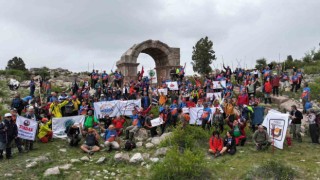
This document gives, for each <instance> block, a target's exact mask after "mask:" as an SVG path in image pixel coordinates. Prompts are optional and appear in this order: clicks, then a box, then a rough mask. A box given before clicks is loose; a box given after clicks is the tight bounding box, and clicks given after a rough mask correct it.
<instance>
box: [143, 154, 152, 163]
mask: <svg viewBox="0 0 320 180" xmlns="http://www.w3.org/2000/svg"><path fill="white" fill-rule="evenodd" d="M142 157H143V160H145V161H146V160H148V159H149V158H150V154H148V153H143V154H142Z"/></svg>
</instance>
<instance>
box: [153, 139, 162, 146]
mask: <svg viewBox="0 0 320 180" xmlns="http://www.w3.org/2000/svg"><path fill="white" fill-rule="evenodd" d="M160 142H161V141H160V138H159V137H153V138H152V139H151V143H152V144H154V145H159V144H160Z"/></svg>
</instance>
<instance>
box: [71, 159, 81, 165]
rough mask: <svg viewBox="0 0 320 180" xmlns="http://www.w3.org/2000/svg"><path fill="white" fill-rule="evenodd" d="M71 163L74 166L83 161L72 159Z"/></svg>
mask: <svg viewBox="0 0 320 180" xmlns="http://www.w3.org/2000/svg"><path fill="white" fill-rule="evenodd" d="M70 162H71V163H72V164H73V163H79V162H81V161H80V160H79V159H71V160H70Z"/></svg>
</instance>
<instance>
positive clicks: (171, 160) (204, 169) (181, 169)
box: [151, 147, 211, 180]
mask: <svg viewBox="0 0 320 180" xmlns="http://www.w3.org/2000/svg"><path fill="white" fill-rule="evenodd" d="M151 171H152V177H151V179H159V180H169V179H170V180H171V179H173V180H179V179H183V180H184V179H211V178H210V170H209V169H208V166H207V165H206V163H205V156H204V153H203V152H202V151H191V150H190V149H186V150H185V151H183V152H181V151H179V148H178V147H174V148H172V149H170V150H169V151H168V153H167V155H166V157H165V158H164V160H163V161H162V162H160V163H158V164H155V165H154V166H152V168H151Z"/></svg>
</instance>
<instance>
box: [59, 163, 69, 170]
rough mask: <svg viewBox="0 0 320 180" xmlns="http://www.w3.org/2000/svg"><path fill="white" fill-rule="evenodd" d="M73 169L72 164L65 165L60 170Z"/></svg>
mask: <svg viewBox="0 0 320 180" xmlns="http://www.w3.org/2000/svg"><path fill="white" fill-rule="evenodd" d="M71 167H72V164H65V165H62V166H59V169H62V170H69V169H70V168H71Z"/></svg>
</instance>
